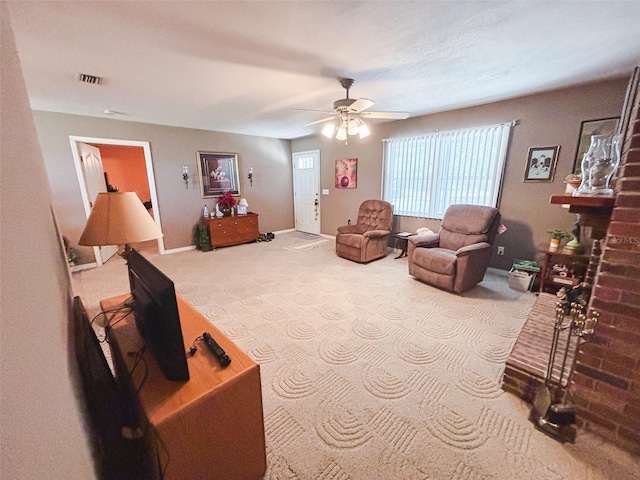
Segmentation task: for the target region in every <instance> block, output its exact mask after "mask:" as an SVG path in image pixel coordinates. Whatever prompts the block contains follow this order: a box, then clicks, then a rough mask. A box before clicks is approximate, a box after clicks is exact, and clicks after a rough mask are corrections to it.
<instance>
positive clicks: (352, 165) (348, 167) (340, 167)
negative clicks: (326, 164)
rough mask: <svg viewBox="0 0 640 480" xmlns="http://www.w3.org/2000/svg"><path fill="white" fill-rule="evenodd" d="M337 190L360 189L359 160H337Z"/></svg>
mask: <svg viewBox="0 0 640 480" xmlns="http://www.w3.org/2000/svg"><path fill="white" fill-rule="evenodd" d="M335 187H336V188H357V187H358V159H357V158H343V159H342V160H336V180H335Z"/></svg>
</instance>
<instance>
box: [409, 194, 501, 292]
mask: <svg viewBox="0 0 640 480" xmlns="http://www.w3.org/2000/svg"><path fill="white" fill-rule="evenodd" d="M499 225H500V212H499V211H498V209H497V208H492V207H482V206H478V205H451V206H450V207H449V208H448V209H447V211H446V212H445V214H444V218H443V219H442V224H441V226H440V231H439V232H438V233H435V234H428V235H416V236H414V237H409V245H408V251H407V259H408V264H409V274H410V275H413V276H414V277H416V278H417V279H418V280H422V281H423V282H425V283H429V284H431V285H434V286H436V287H440V288H443V289H445V290H449V291H452V292H456V293H461V292H464V291H465V290H468V289H470V288H471V287H473V286H475V285H476V284H478V283H480V282H481V281H482V279H483V278H484V274H485V273H486V271H487V268H488V267H489V260H491V245H492V244H493V241H494V240H495V238H496V236H497V234H498V227H499Z"/></svg>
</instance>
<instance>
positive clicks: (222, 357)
mask: <svg viewBox="0 0 640 480" xmlns="http://www.w3.org/2000/svg"><path fill="white" fill-rule="evenodd" d="M202 338H203V339H204V343H206V344H207V347H209V350H211V351H212V352H213V354H214V355H215V356H216V357H217V358H218V361H219V362H220V365H222V366H223V367H226V366H227V365H229V364H230V363H231V359H230V358H229V356H228V355H227V354H226V352H225V351H224V350H223V349H222V347H221V346H220V345H218V343H217V342H216V341H215V340H214V339H213V337H212V336H211V335H210V334H208V333H207V332H204V333H203V334H202Z"/></svg>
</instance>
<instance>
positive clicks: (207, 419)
mask: <svg viewBox="0 0 640 480" xmlns="http://www.w3.org/2000/svg"><path fill="white" fill-rule="evenodd" d="M127 297H128V295H122V296H119V297H114V298H110V299H107V300H103V301H101V302H100V306H101V308H102V310H103V311H105V312H107V311H109V310H111V309H113V308H117V307H118V306H119V305H121V304H122V302H123V301H124V300H125V299H127ZM178 311H179V313H180V322H181V325H182V336H183V339H184V344H185V351H188V350H189V348H190V347H191V345H192V344H193V343H194V341H195V339H196V338H197V337H198V336H201V335H202V334H203V332H209V333H210V334H211V335H212V336H213V338H214V339H215V340H216V341H217V342H218V344H219V345H220V346H221V347H222V348H223V349H224V350H225V352H226V353H227V355H228V356H229V357H230V358H231V364H230V365H229V366H228V367H226V368H222V367H221V366H220V364H219V363H218V361H217V359H216V358H215V356H214V355H213V354H212V353H211V352H210V351H209V350H208V349H207V347H206V346H205V344H204V342H202V341H198V342H196V346H197V347H198V350H197V351H196V352H195V354H194V355H193V356H190V355H189V354H187V362H188V365H189V374H190V380H189V381H187V382H172V381H169V380H166V379H165V377H164V375H163V374H162V373H161V372H160V369H159V368H158V365H157V364H156V362H155V360H154V358H153V356H152V355H151V354H150V352H149V351H147V352H145V353H144V355H143V358H144V365H138V367H137V368H136V369H135V370H134V371H133V374H131V370H132V368H133V365H134V363H135V361H136V359H135V355H131V352H138V351H139V350H140V349H141V348H142V346H143V339H142V338H141V337H140V335H139V334H138V331H137V329H136V326H135V320H134V318H133V314H130V315H128V316H127V315H124V314H118V315H115V316H114V318H111V319H110V321H109V324H110V325H113V326H112V328H110V329H109V344H110V347H111V352H112V356H113V363H114V366H115V370H116V377H117V378H118V381H119V383H120V384H121V385H123V386H124V387H125V388H127V389H129V390H130V391H131V392H135V391H136V390H138V389H139V391H138V392H137V397H138V399H139V403H140V407H141V410H142V411H143V413H144V415H145V416H146V418H147V419H148V421H149V423H150V424H151V425H152V426H153V427H154V428H155V431H156V433H157V435H158V437H159V439H160V446H159V447H158V451H159V456H160V462H161V463H162V466H163V467H164V465H165V463H166V473H165V476H164V478H165V479H184V478H191V479H199V480H200V479H220V480H232V479H238V480H240V479H242V480H245V479H247V480H250V479H256V480H257V479H260V478H262V477H263V476H264V474H265V472H266V468H267V461H266V450H265V436H264V419H263V411H262V390H261V386H260V366H259V365H258V364H256V363H255V362H254V361H253V360H251V359H250V358H249V357H248V356H247V354H246V353H244V352H243V351H242V350H240V349H239V348H238V347H237V346H236V345H235V344H234V343H233V342H232V341H231V340H229V339H228V338H227V337H226V336H225V335H224V334H223V333H222V332H221V331H220V330H218V329H217V328H216V327H214V326H213V325H212V324H211V323H209V322H208V321H207V320H206V319H205V318H204V317H203V316H202V315H201V314H200V313H198V312H197V311H196V310H195V309H194V308H193V307H192V306H191V305H189V304H188V303H187V302H186V301H185V300H183V299H182V298H180V297H178ZM116 322H117V323H116ZM145 366H146V369H147V373H146V378H144V377H145V368H144V367H145Z"/></svg>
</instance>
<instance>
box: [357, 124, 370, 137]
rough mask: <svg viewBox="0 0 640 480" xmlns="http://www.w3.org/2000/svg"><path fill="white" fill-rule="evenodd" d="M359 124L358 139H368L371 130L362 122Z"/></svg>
mask: <svg viewBox="0 0 640 480" xmlns="http://www.w3.org/2000/svg"><path fill="white" fill-rule="evenodd" d="M360 123H361V125H360V138H364V137H368V136H369V135H371V130H369V127H367V126H366V125H365V124H364V122H362V121H361V122H360Z"/></svg>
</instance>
